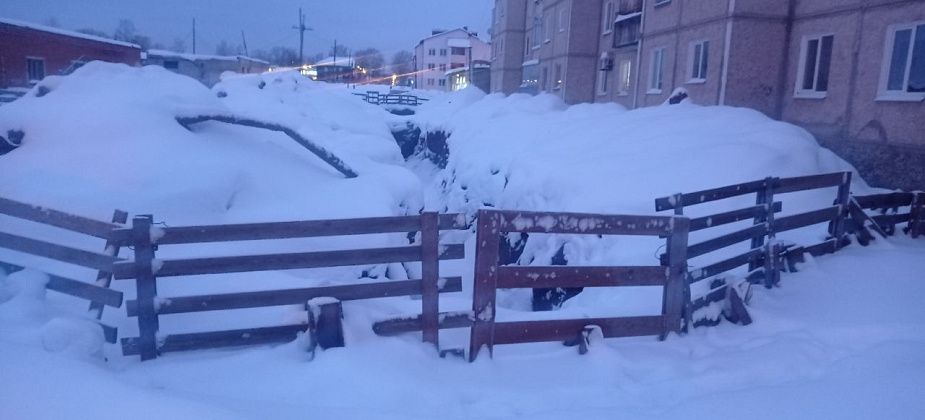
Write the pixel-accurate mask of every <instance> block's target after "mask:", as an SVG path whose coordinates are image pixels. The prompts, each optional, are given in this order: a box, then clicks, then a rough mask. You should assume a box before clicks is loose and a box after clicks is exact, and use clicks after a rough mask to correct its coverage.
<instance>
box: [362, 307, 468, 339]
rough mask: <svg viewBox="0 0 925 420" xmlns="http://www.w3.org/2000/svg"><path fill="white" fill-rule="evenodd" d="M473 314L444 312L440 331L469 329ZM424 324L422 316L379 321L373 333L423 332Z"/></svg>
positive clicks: (374, 326) (440, 317) (441, 315)
mask: <svg viewBox="0 0 925 420" xmlns="http://www.w3.org/2000/svg"><path fill="white" fill-rule="evenodd" d="M471 315H472V314H471V313H470V312H468V311H466V312H442V313H440V316H439V317H438V319H439V321H440V329H441V330H443V329H449V328H469V327H471V326H472V316H471ZM422 328H423V322H422V321H421V316H420V315H417V316H413V317H408V318H395V319H388V320H385V321H379V322H376V323H374V324H373V332H375V333H376V334H377V335H382V336H392V335H398V334H402V333H409V332H415V331H421V329H422Z"/></svg>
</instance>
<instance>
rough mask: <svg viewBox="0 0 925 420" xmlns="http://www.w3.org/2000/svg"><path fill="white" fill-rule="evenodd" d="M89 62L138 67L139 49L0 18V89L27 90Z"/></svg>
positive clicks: (125, 43)
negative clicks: (37, 83) (106, 62)
mask: <svg viewBox="0 0 925 420" xmlns="http://www.w3.org/2000/svg"><path fill="white" fill-rule="evenodd" d="M93 60H100V61H109V62H113V63H125V64H128V65H132V66H135V65H138V64H139V62H140V61H141V47H139V46H138V45H135V44H130V43H127V42H120V41H114V40H111V39H106V38H100V37H97V36H92V35H86V34H82V33H79V32H73V31H67V30H63V29H59V28H52V27H47V26H42V25H36V24H32V23H26V22H20V21H16V20H12V19H4V18H0V88H25V87H29V86H31V85H33V84H35V83H36V82H38V81H39V80H42V79H43V78H44V77H45V76H48V75H58V74H68V73H70V72H72V71H74V70H75V69H77V68H78V67H80V66H82V65H83V64H84V63H87V62H89V61H93Z"/></svg>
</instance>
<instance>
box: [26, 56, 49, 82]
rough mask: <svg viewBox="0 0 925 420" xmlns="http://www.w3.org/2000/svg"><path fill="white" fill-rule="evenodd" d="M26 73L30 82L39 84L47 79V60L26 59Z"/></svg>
mask: <svg viewBox="0 0 925 420" xmlns="http://www.w3.org/2000/svg"><path fill="white" fill-rule="evenodd" d="M26 72H27V76H28V78H29V82H30V83H31V82H38V81H39V80H42V79H44V78H45V59H44V58H26Z"/></svg>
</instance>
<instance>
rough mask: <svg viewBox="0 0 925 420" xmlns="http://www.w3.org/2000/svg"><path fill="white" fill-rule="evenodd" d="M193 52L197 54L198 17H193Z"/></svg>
mask: <svg viewBox="0 0 925 420" xmlns="http://www.w3.org/2000/svg"><path fill="white" fill-rule="evenodd" d="M193 54H196V18H193Z"/></svg>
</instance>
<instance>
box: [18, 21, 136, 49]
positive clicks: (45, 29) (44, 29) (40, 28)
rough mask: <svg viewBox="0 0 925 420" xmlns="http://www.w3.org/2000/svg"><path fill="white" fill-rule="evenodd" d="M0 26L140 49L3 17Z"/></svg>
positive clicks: (120, 42)
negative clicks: (4, 25)
mask: <svg viewBox="0 0 925 420" xmlns="http://www.w3.org/2000/svg"><path fill="white" fill-rule="evenodd" d="M0 24H6V25H10V26H18V27H20V28H27V29H34V30H36V31H42V32H48V33H51V34H56V35H63V36H69V37H71V38H80V39H85V40H88V41H96V42H104V43H107V44H113V45H118V46H121V47H128V48H136V49H139V50H140V49H141V46H140V45H138V44H132V43H131V42H124V41H116V40H114V39H109V38H103V37H100V36H95V35H88V34H85V33H80V32H77V31H69V30H67V29H61V28H54V27H51V26H45V25H39V24H37V23H31V22H23V21H20V20H15V19H7V18H4V17H0Z"/></svg>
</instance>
